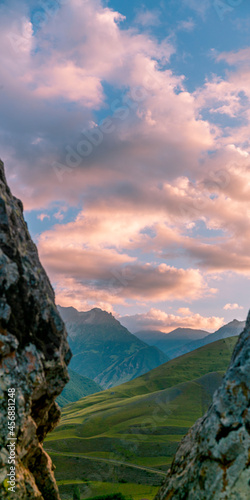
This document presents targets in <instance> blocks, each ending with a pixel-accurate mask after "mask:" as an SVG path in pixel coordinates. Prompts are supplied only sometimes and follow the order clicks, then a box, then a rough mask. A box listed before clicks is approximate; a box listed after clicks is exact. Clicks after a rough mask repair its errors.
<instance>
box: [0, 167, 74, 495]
mask: <svg viewBox="0 0 250 500" xmlns="http://www.w3.org/2000/svg"><path fill="white" fill-rule="evenodd" d="M70 358H71V352H70V350H69V346H68V343H67V333H66V329H65V326H64V323H63V321H62V319H61V318H60V315H59V313H58V311H57V308H56V306H55V297H54V291H53V289H52V286H51V284H50V282H49V279H48V277H47V275H46V273H45V271H44V269H43V267H42V266H41V263H40V261H39V257H38V252H37V248H36V246H35V244H34V243H33V241H32V240H31V237H30V235H29V232H28V229H27V225H26V223H25V221H24V218H23V206H22V203H21V202H20V200H18V199H16V198H15V197H14V196H13V195H12V194H11V192H10V189H9V187H8V185H7V183H6V179H5V173H4V165H3V163H2V162H1V161H0V407H1V412H0V426H1V438H0V499H17V498H18V499H20V500H26V499H39V500H59V493H58V488H57V485H56V482H55V479H54V474H53V465H52V462H51V459H50V457H49V456H48V455H47V453H46V452H45V451H44V449H43V446H42V442H43V439H44V437H45V436H46V434H47V433H48V432H50V431H51V430H52V429H53V428H54V427H55V426H56V424H57V422H58V420H59V417H60V410H59V408H58V405H57V404H56V403H55V398H56V397H57V396H58V395H59V394H60V393H61V391H62V389H63V387H64V386H65V384H66V383H67V381H68V372H67V365H68V363H69V361H70ZM10 388H13V389H15V405H16V411H15V417H16V420H15V424H16V425H15V437H16V464H15V466H16V471H15V472H16V484H15V491H14V492H12V491H11V490H10V489H9V483H8V473H9V469H10V464H9V463H8V457H9V448H8V446H7V445H8V443H9V442H10V440H9V436H10V434H9V428H8V418H7V410H8V389H10Z"/></svg>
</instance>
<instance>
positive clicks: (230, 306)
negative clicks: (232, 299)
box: [223, 303, 244, 311]
mask: <svg viewBox="0 0 250 500" xmlns="http://www.w3.org/2000/svg"><path fill="white" fill-rule="evenodd" d="M223 309H225V311H233V310H234V309H244V308H243V307H242V306H239V304H236V303H235V304H226V305H225V306H224V307H223Z"/></svg>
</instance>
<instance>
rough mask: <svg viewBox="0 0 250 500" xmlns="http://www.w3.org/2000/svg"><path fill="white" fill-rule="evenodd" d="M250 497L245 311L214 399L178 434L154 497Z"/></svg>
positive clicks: (249, 359) (249, 326) (249, 341)
mask: <svg viewBox="0 0 250 500" xmlns="http://www.w3.org/2000/svg"><path fill="white" fill-rule="evenodd" d="M170 499H172V500H184V499H185V500H212V499H213V500H248V499H250V313H249V315H248V318H247V322H246V326H245V329H244V331H243V332H242V334H241V335H240V337H239V340H238V342H237V344H236V347H235V350H234V353H233V356H232V360H231V363H230V365H229V368H228V370H227V373H226V375H225V377H224V379H223V382H222V385H221V386H220V388H219V389H218V390H217V391H216V393H215V394H214V397H213V403H212V405H211V406H210V408H209V410H208V412H207V413H206V414H205V416H204V417H202V418H201V419H199V420H198V421H197V422H196V423H195V424H194V426H193V427H192V428H191V429H190V430H189V432H188V434H187V435H186V436H185V437H184V439H183V440H182V442H181V444H180V446H179V448H178V450H177V453H176V455H175V458H174V461H173V463H172V465H171V468H170V470H169V472H168V474H167V478H166V481H165V483H164V485H163V486H162V488H161V489H160V491H159V493H158V494H157V495H156V497H155V500H170Z"/></svg>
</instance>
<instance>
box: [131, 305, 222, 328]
mask: <svg viewBox="0 0 250 500" xmlns="http://www.w3.org/2000/svg"><path fill="white" fill-rule="evenodd" d="M121 323H122V324H124V325H125V326H126V327H127V328H128V329H129V330H130V331H132V333H135V332H136V331H139V330H146V329H148V330H160V331H162V332H165V333H168V332H170V331H172V330H174V329H175V328H179V327H184V328H194V329H201V330H207V331H215V330H217V329H218V328H220V327H221V326H222V325H223V324H224V318H219V317H215V316H212V317H204V316H201V315H200V314H195V313H193V312H191V311H188V314H187V315H186V316H184V315H183V314H181V315H178V314H177V315H176V314H168V313H166V312H164V311H162V310H160V309H154V308H152V309H150V310H149V311H148V312H147V313H142V314H135V315H133V316H132V315H131V316H130V315H126V316H123V317H122V318H121Z"/></svg>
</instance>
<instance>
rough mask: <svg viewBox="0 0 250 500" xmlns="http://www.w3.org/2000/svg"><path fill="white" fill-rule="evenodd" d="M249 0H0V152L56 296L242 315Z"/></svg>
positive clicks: (163, 315)
mask: <svg viewBox="0 0 250 500" xmlns="http://www.w3.org/2000/svg"><path fill="white" fill-rule="evenodd" d="M249 30H250V7H249V3H248V1H247V0H179V1H178V2H177V1H174V0H170V1H165V2H163V1H161V0H154V2H153V1H151V0H145V1H144V2H141V1H134V2H130V1H127V2H122V1H120V0H110V1H108V0H106V1H105V0H103V1H101V0H61V1H60V0H56V1H49V0H48V1H47V0H38V1H32V0H24V1H23V2H17V1H15V0H8V1H4V0H2V1H0V45H1V54H0V64H1V73H0V109H1V114H0V157H1V158H2V160H3V161H4V163H5V169H6V175H7V180H8V182H9V185H10V187H11V189H12V191H13V193H14V194H15V196H17V197H19V198H21V199H22V201H23V203H24V209H25V218H26V220H27V223H28V227H29V230H30V233H31V235H32V237H33V239H34V240H35V242H36V244H37V246H38V250H39V255H40V259H41V262H42V264H43V265H44V267H45V269H46V271H47V273H48V275H49V277H50V280H51V282H52V284H53V286H54V289H55V293H56V302H57V303H58V304H60V305H62V306H73V307H76V308H77V309H78V310H82V311H86V310H89V309H91V308H92V307H100V308H102V309H105V310H107V311H109V312H112V313H113V314H114V315H115V316H116V317H117V318H118V319H120V320H121V322H124V324H125V323H126V324H129V325H130V330H131V331H132V332H136V331H137V330H139V329H146V328H149V329H158V330H162V331H165V332H168V331H171V330H173V329H174V328H176V327H179V326H183V327H191V328H201V329H204V330H208V331H214V330H216V329H218V328H219V327H220V326H222V325H223V324H224V323H227V322H229V321H231V320H232V319H234V318H238V319H240V320H242V319H245V317H246V314H247V312H248V308H249V283H250V282H249V278H250V253H249V247H250V220H249V219H250V205H249V200H250V139H249V122H250V106H249V99H250V83H249V82H250V63H249V61H250V43H249Z"/></svg>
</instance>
